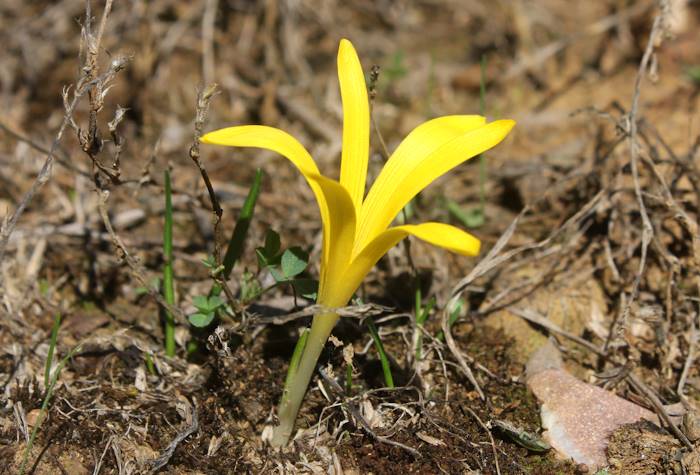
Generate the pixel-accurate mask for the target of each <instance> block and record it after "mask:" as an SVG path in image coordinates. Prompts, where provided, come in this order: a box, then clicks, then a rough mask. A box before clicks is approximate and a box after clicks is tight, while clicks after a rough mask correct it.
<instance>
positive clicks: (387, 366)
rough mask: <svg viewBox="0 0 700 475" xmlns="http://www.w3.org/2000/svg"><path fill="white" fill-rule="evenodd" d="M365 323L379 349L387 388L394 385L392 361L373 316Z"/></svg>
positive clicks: (378, 352) (375, 345)
mask: <svg viewBox="0 0 700 475" xmlns="http://www.w3.org/2000/svg"><path fill="white" fill-rule="evenodd" d="M365 325H367V329H368V330H369V334H370V335H372V341H374V347H375V348H376V349H377V354H378V355H379V363H380V364H381V365H382V374H384V384H386V387H387V388H393V387H394V376H393V375H392V374H391V363H390V361H389V356H388V355H387V354H386V350H384V344H383V343H382V339H381V338H380V337H379V331H377V326H376V325H375V324H374V320H372V317H369V318H367V319H366V320H365Z"/></svg>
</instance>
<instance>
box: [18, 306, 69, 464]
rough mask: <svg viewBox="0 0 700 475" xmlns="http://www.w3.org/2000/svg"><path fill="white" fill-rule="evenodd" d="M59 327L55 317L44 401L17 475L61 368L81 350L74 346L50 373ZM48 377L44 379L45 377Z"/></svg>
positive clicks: (43, 416)
mask: <svg viewBox="0 0 700 475" xmlns="http://www.w3.org/2000/svg"><path fill="white" fill-rule="evenodd" d="M59 326H60V317H59V316H58V315H57V316H56V318H55V319H54V325H53V328H52V330H51V340H50V342H49V354H48V355H47V357H46V364H45V366H46V369H47V373H45V375H44V376H45V383H46V393H45V394H44V400H43V402H42V403H41V409H40V411H39V415H38V416H37V418H36V421H34V427H33V428H32V433H31V434H30V436H29V440H28V441H27V446H26V447H25V449H24V453H23V454H22V462H21V463H20V467H19V474H20V475H24V473H25V471H26V469H27V462H28V461H29V454H30V453H31V451H32V447H33V446H34V441H35V440H36V436H37V434H38V433H39V429H40V428H41V425H42V424H43V423H44V419H45V418H46V413H47V412H48V409H49V404H50V403H51V397H52V396H53V391H54V388H55V387H56V383H57V382H58V377H59V376H60V375H61V371H62V370H63V367H64V366H65V365H66V363H67V362H68V360H70V359H71V358H72V357H73V356H74V355H75V354H76V353H78V352H79V351H80V350H81V345H77V346H75V347H74V348H73V349H72V350H70V351H69V352H68V354H66V356H64V357H63V358H62V359H61V361H59V362H58V364H57V365H56V368H54V370H53V371H51V363H52V360H53V355H54V350H55V347H56V340H57V336H58V327H59ZM47 375H48V376H49V377H48V378H46V376H47Z"/></svg>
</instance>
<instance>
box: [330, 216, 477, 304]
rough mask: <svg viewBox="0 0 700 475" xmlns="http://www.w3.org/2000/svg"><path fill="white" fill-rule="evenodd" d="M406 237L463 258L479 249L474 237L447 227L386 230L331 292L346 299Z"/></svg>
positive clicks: (428, 225)
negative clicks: (411, 237)
mask: <svg viewBox="0 0 700 475" xmlns="http://www.w3.org/2000/svg"><path fill="white" fill-rule="evenodd" d="M408 235H412V236H415V237H417V238H419V239H421V240H423V241H426V242H428V243H430V244H434V245H436V246H440V247H443V248H445V249H448V250H450V251H452V252H456V253H457V254H462V255H465V256H475V255H477V254H478V253H479V248H480V247H481V243H480V242H479V240H478V239H477V238H476V237H474V236H472V235H471V234H469V233H467V232H465V231H463V230H461V229H459V228H456V227H454V226H450V225H449V224H443V223H433V222H428V223H422V224H407V225H404V226H396V227H393V228H389V229H387V230H385V231H384V232H382V233H379V235H377V236H376V237H375V238H374V239H373V240H372V241H371V242H370V243H369V244H368V245H367V246H366V247H365V248H364V249H362V250H361V251H360V252H359V254H357V256H356V257H355V258H354V259H353V260H352V262H350V265H349V267H348V268H347V270H346V271H345V272H344V273H343V279H342V281H341V282H339V283H338V287H336V288H335V289H334V291H335V293H336V294H337V295H339V296H342V297H346V299H349V298H350V297H351V296H352V294H353V292H355V290H356V289H357V288H358V287H359V286H360V284H361V283H362V280H363V279H364V278H365V276H366V275H367V273H368V272H369V271H370V270H371V269H372V267H374V265H375V264H376V263H377V261H378V260H379V259H381V257H382V256H383V255H384V254H386V253H387V252H388V251H389V249H391V248H392V247H394V246H395V245H396V244H397V243H398V242H399V241H401V240H402V239H404V238H405V237H406V236H408ZM346 301H347V300H346ZM336 305H341V304H336ZM342 305H344V303H343V304H342Z"/></svg>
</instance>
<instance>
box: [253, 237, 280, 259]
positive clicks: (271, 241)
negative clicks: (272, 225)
mask: <svg viewBox="0 0 700 475" xmlns="http://www.w3.org/2000/svg"><path fill="white" fill-rule="evenodd" d="M255 254H257V256H258V265H259V266H260V268H264V267H270V266H275V265H277V264H279V261H280V235H279V234H277V233H276V232H275V231H273V230H272V229H268V230H267V233H265V245H264V246H263V247H258V248H257V249H255Z"/></svg>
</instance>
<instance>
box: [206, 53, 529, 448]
mask: <svg viewBox="0 0 700 475" xmlns="http://www.w3.org/2000/svg"><path fill="white" fill-rule="evenodd" d="M338 78H339V80H340V92H341V97H342V101H343V143H342V157H341V166H340V180H339V181H336V180H334V179H332V178H328V177H325V176H323V175H321V173H320V172H319V169H318V167H317V166H316V163H315V162H314V160H313V159H312V158H311V155H310V154H309V152H307V150H306V149H305V148H304V147H303V146H302V145H301V144H300V143H299V142H298V141H297V140H296V139H294V138H293V137H292V136H291V135H289V134H287V133H286V132H283V131H282V130H279V129H275V128H272V127H266V126H259V125H246V126H239V127H229V128H225V129H221V130H216V131H214V132H210V133H208V134H206V135H204V136H203V137H202V142H203V143H208V144H216V145H227V146H234V147H257V148H263V149H267V150H272V151H274V152H277V153H279V154H280V155H282V156H284V157H286V158H287V159H288V160H289V161H291V162H292V163H293V164H294V165H295V166H296V167H297V168H298V169H299V171H300V172H301V174H302V175H303V176H304V178H306V181H307V182H308V184H309V186H310V187H311V189H312V190H313V192H314V195H315V196H316V200H317V202H318V206H319V210H320V213H321V221H322V223H323V251H322V260H321V275H320V281H319V291H318V303H319V304H320V305H323V306H325V307H328V308H331V309H332V308H334V307H341V306H344V305H346V304H347V303H348V301H349V300H350V298H351V297H352V295H353V293H354V292H355V290H357V288H358V287H359V286H360V284H361V282H362V280H363V279H364V278H365V276H366V275H367V273H368V272H369V271H370V270H371V269H372V267H373V266H374V265H375V264H376V262H377V261H378V260H379V259H380V258H381V257H382V256H383V255H384V254H385V253H386V252H387V251H388V250H389V249H391V248H392V247H393V246H395V245H396V244H397V243H398V242H399V241H401V240H402V239H404V238H405V237H407V236H408V235H412V236H415V237H417V238H419V239H422V240H423V241H426V242H429V243H431V244H434V245H437V246H440V247H444V248H446V249H449V250H450V251H453V252H456V253H459V254H464V255H476V254H477V253H478V252H479V245H480V243H479V240H478V239H477V238H475V237H474V236H472V235H470V234H468V233H466V232H464V231H462V230H461V229H458V228H456V227H454V226H450V225H447V224H442V223H434V222H428V223H423V224H417V225H403V226H394V227H389V226H390V225H391V222H392V221H393V220H394V218H395V217H396V215H397V214H398V213H399V211H400V210H401V209H402V208H403V207H404V206H405V205H406V204H407V203H408V202H409V201H410V200H411V199H412V198H413V197H415V196H416V195H417V194H418V193H419V192H420V191H421V190H423V189H424V188H425V187H426V186H428V185H429V184H430V183H431V182H433V181H434V180H435V179H437V178H439V177H440V176H441V175H443V174H445V173H446V172H448V171H449V170H451V169H452V168H454V167H456V166H457V165H459V164H461V163H463V162H464V161H466V160H468V159H469V158H471V157H474V156H476V155H478V154H480V153H482V152H484V151H486V150H488V149H490V148H491V147H493V146H495V145H496V144H498V143H499V142H501V140H503V139H504V138H505V136H506V135H507V134H508V132H510V130H511V129H512V128H513V126H514V125H515V122H514V121H512V120H497V121H494V122H491V123H486V119H485V118H484V117H481V116H476V115H453V116H445V117H439V118H436V119H432V120H429V121H428V122H425V123H423V124H421V125H419V126H418V127H416V128H415V129H414V130H413V131H411V133H409V135H408V136H407V137H406V138H405V139H404V140H403V141H402V142H401V143H400V144H399V146H398V148H397V149H396V150H395V151H394V153H393V154H392V155H391V157H390V158H389V160H388V161H387V163H386V165H385V166H384V168H383V169H382V171H381V172H380V174H379V176H378V177H377V179H376V180H375V182H374V184H373V185H372V187H371V188H370V190H369V192H368V193H367V196H365V182H366V180H367V162H368V158H369V133H370V117H369V102H368V100H367V88H366V85H365V78H364V74H363V72H362V66H361V65H360V60H359V58H358V57H357V53H356V52H355V48H354V47H353V46H352V43H350V42H349V41H348V40H341V42H340V47H339V50H338ZM337 319H338V316H337V314H335V313H333V312H332V311H328V312H324V313H322V314H319V315H316V316H315V317H314V320H313V323H312V326H311V333H310V334H309V336H308V340H307V343H306V346H305V349H304V353H303V354H302V358H301V362H300V363H299V366H298V368H297V370H296V371H295V373H294V375H296V379H297V380H298V383H297V386H302V385H303V387H302V388H301V389H298V388H297V387H296V386H294V385H292V386H290V387H288V388H286V389H285V397H283V400H282V403H281V405H280V409H279V413H280V414H279V417H280V422H281V425H280V427H278V428H277V429H276V433H275V435H274V438H273V444H275V445H282V444H284V443H286V441H287V439H288V437H289V435H290V434H291V429H292V426H293V422H294V418H295V417H296V412H297V410H298V407H299V405H300V404H301V399H302V398H303V394H304V392H305V391H306V386H307V385H308V381H309V380H310V378H311V375H312V374H313V369H314V367H315V364H316V361H317V359H318V356H319V354H320V352H321V349H322V348H323V345H324V344H325V342H326V340H327V338H328V336H329V335H330V332H331V330H332V328H333V326H334V325H335V323H336V321H337ZM294 375H293V376H294ZM300 383H301V384H300ZM299 392H301V394H298V393H299ZM289 418H291V422H289V420H288V419H289Z"/></svg>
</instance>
